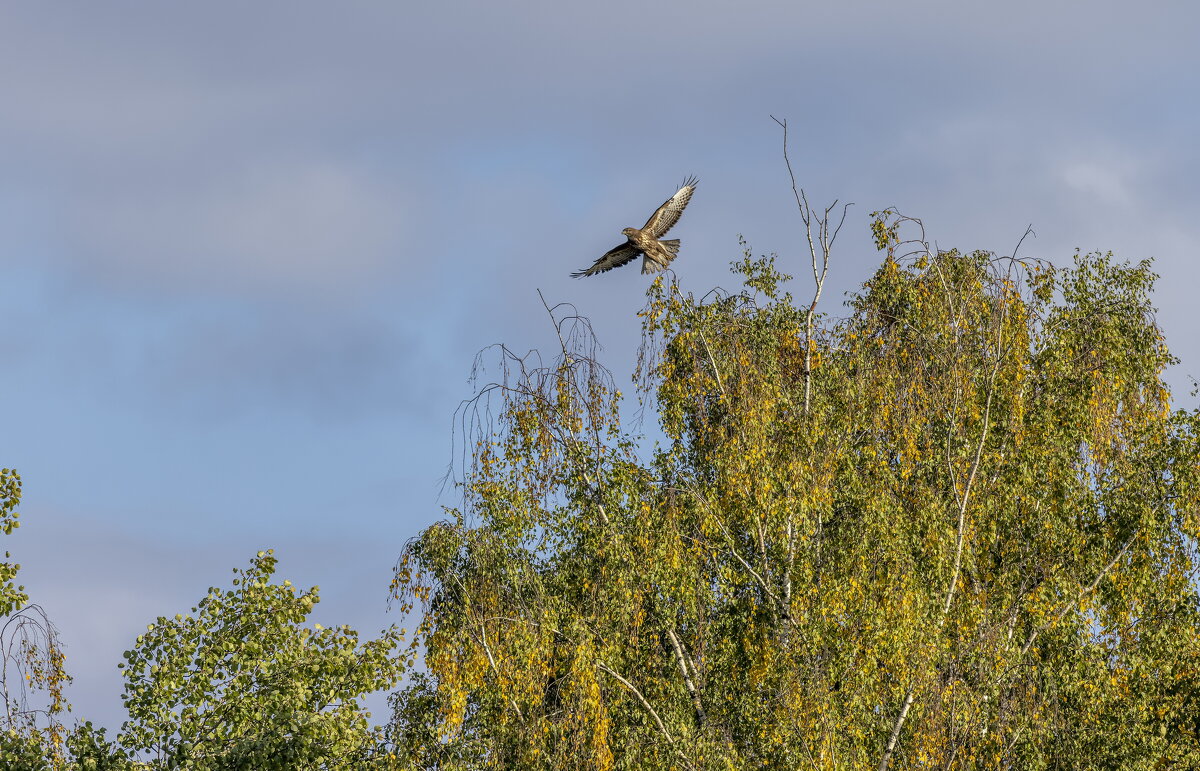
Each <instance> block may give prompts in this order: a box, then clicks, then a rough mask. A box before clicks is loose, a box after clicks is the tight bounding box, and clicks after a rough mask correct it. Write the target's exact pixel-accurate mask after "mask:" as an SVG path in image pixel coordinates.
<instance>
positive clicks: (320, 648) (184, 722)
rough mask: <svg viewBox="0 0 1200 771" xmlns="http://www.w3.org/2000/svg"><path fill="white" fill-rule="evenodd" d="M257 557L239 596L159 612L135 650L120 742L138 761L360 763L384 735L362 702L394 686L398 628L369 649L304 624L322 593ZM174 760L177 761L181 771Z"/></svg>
mask: <svg viewBox="0 0 1200 771" xmlns="http://www.w3.org/2000/svg"><path fill="white" fill-rule="evenodd" d="M276 562H277V560H276V558H275V556H274V553H273V552H272V551H269V550H268V551H264V552H259V553H258V554H257V555H256V556H255V558H254V559H253V560H252V561H251V564H250V567H249V568H247V569H245V570H239V571H235V573H236V575H237V577H236V578H235V579H234V580H233V585H234V586H235V587H236V588H235V589H234V590H221V589H217V588H213V589H210V590H209V592H208V594H207V595H205V597H204V598H203V599H201V600H200V602H199V603H197V605H196V607H195V608H193V609H192V612H191V613H190V614H182V613H180V614H176V615H175V616H174V617H172V618H167V617H159V618H158V619H157V620H156V621H155V623H153V624H150V625H149V626H148V627H147V632H146V633H145V634H143V635H141V636H140V637H139V638H138V644H137V647H135V648H134V649H133V650H130V651H127V652H126V654H125V659H126V661H125V664H124V672H123V674H124V677H125V680H126V685H125V695H124V697H123V698H124V701H125V707H126V709H127V710H128V711H129V721H128V722H127V723H126V724H125V726H124V727H123V729H122V731H121V735H120V737H119V740H120V744H121V747H122V748H123V749H124V750H125V751H126V752H128V753H129V754H130V755H131V756H133V757H140V758H146V759H149V760H153V761H155V762H156V763H158V764H165V765H162V767H167V768H170V767H176V766H178V767H186V768H191V769H218V768H220V769H225V768H256V769H272V768H278V769H291V768H358V767H360V766H359V765H358V764H360V763H362V762H364V759H365V758H368V757H369V756H371V755H372V754H373V752H374V750H375V745H376V744H377V743H378V741H379V735H378V733H377V731H376V730H375V729H372V728H371V727H370V726H369V725H368V723H367V716H366V715H365V713H364V712H363V710H362V708H361V706H360V702H359V700H360V699H361V697H362V696H364V695H366V694H369V693H372V692H376V691H379V690H383V689H386V688H389V687H391V686H393V685H394V684H395V683H396V682H397V681H398V679H399V677H400V674H401V672H402V671H403V669H404V666H405V664H406V660H405V659H404V658H403V657H397V656H396V655H395V650H396V648H397V646H398V645H399V642H400V635H399V633H398V632H397V630H395V629H394V628H392V629H388V630H384V632H383V633H382V635H381V636H380V637H379V638H378V639H376V640H371V641H368V642H365V643H361V644H360V643H359V641H358V634H357V633H356V632H355V631H354V630H352V629H350V628H349V627H346V626H339V627H334V628H324V627H322V626H321V625H319V624H313V625H311V626H306V625H304V624H305V622H306V620H307V618H308V615H309V614H310V613H311V611H312V609H313V606H314V605H315V604H316V603H317V601H318V596H317V589H316V587H313V588H312V589H309V590H308V591H306V592H297V591H296V589H295V588H294V587H293V586H292V585H291V583H290V582H287V581H285V582H283V583H281V584H276V583H272V581H271V577H272V576H273V574H274V572H275V566H276ZM172 764H174V765H172Z"/></svg>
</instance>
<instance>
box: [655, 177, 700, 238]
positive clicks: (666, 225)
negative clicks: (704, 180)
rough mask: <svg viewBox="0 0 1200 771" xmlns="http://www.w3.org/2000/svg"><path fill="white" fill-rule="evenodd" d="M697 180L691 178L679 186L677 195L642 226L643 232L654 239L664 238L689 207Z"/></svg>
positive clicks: (659, 208)
mask: <svg viewBox="0 0 1200 771" xmlns="http://www.w3.org/2000/svg"><path fill="white" fill-rule="evenodd" d="M696 182H697V180H696V178H695V177H689V178H687V179H685V180H684V181H683V184H682V185H680V186H679V190H677V191H676V192H675V195H673V196H671V197H670V198H668V199H667V200H666V202H665V203H663V205H662V206H660V207H658V211H656V212H654V214H652V215H650V219H648V220H646V224H645V225H643V226H642V232H643V233H646V234H647V235H649V236H651V237H653V238H662V237H663V236H664V235H666V233H667V231H668V230H670V229H671V228H673V227H674V226H675V223H676V222H679V217H680V216H681V215H682V214H683V210H684V208H685V207H686V206H687V205H688V201H690V200H692V193H694V192H695V191H696Z"/></svg>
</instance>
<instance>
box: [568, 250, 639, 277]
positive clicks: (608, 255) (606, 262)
mask: <svg viewBox="0 0 1200 771" xmlns="http://www.w3.org/2000/svg"><path fill="white" fill-rule="evenodd" d="M639 254H641V251H639V250H638V248H637V247H635V246H634V245H633V244H631V243H629V242H628V241H626V242H625V243H623V244H621V245H620V246H614V247H613V248H612V249H609V250H608V251H607V252H605V253H604V256H603V257H601V258H600V259H598V260H596V262H594V263H593V264H592V267H590V268H588V269H586V270H577V271H575V272H574V273H572V274H571V278H579V277H580V276H594V275H596V274H597V273H603V272H604V271H606V270H612V269H613V268H619V267H621V266H622V265H624V264H625V263H627V262H629V261H630V260H632V259H633V258H634V257H637V256H638V255H639Z"/></svg>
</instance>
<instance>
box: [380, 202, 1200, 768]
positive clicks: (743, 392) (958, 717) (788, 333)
mask: <svg viewBox="0 0 1200 771" xmlns="http://www.w3.org/2000/svg"><path fill="white" fill-rule="evenodd" d="M910 223H911V221H905V220H903V219H902V218H898V217H896V216H895V215H894V214H891V213H883V214H881V215H879V216H878V218H877V219H876V221H875V225H874V228H875V235H876V238H877V241H878V244H879V246H880V248H881V249H882V250H884V252H885V258H884V260H883V262H882V264H881V265H880V266H879V268H878V270H877V271H876V272H875V274H874V275H873V276H872V277H871V279H870V280H869V281H867V282H866V283H865V285H864V287H863V289H862V291H861V292H860V293H858V294H856V295H854V296H853V298H852V299H851V301H850V303H849V313H848V315H846V316H845V317H844V318H833V317H828V316H821V315H819V314H817V313H816V312H815V305H814V304H810V303H808V302H805V303H803V304H800V303H797V302H796V301H794V300H793V298H792V297H791V296H790V295H789V294H788V293H787V292H786V291H784V286H785V282H786V281H787V279H788V277H787V276H785V275H783V274H781V273H780V272H778V271H777V270H776V269H775V267H774V265H773V262H772V261H771V260H765V259H764V260H752V259H750V255H749V253H747V256H746V259H745V260H744V261H743V262H741V263H740V264H738V265H736V266H735V270H736V272H738V273H739V274H740V275H741V276H742V278H743V279H744V282H745V288H744V289H742V290H741V291H739V292H737V293H733V294H727V293H721V292H717V293H713V294H710V295H708V296H706V299H704V300H698V299H695V298H694V297H692V296H690V295H688V296H684V295H683V294H682V293H681V292H680V291H679V289H678V287H677V286H676V285H675V284H674V283H672V282H671V281H670V280H668V279H663V278H660V279H659V280H657V281H656V282H655V283H654V284H653V285H652V286H651V288H650V291H649V295H648V304H647V306H646V309H645V311H644V312H643V314H642V315H643V319H644V330H645V344H644V349H643V357H642V363H641V378H640V379H639V382H640V383H641V384H642V389H643V390H642V394H643V398H644V399H645V400H646V402H647V406H648V407H651V408H652V409H653V411H654V412H656V413H657V415H658V417H659V418H660V420H661V428H662V432H663V435H664V436H665V440H664V441H662V442H661V443H660V444H659V446H657V448H656V449H654V450H653V451H650V452H646V451H641V450H640V449H639V448H640V447H641V446H642V445H643V444H644V442H643V440H642V437H641V436H639V435H638V434H637V433H636V432H632V431H630V430H628V429H626V428H624V427H622V426H621V425H620V423H619V420H618V406H619V403H620V393H619V392H618V391H617V389H616V388H615V387H614V385H613V383H612V381H611V379H610V378H609V377H608V375H607V373H606V371H605V370H604V369H603V367H601V366H600V365H599V363H598V362H596V361H595V359H594V358H593V354H594V348H593V347H592V346H591V345H590V337H589V334H588V330H587V328H586V327H585V326H582V322H581V321H580V320H579V319H576V318H574V317H572V316H567V317H559V318H557V319H556V327H557V329H558V331H559V333H560V339H561V340H562V347H561V350H560V351H559V352H558V357H557V360H556V361H555V362H554V363H552V364H551V365H549V366H546V367H541V366H535V365H534V364H533V363H531V362H532V360H531V359H529V358H525V359H519V358H517V357H515V356H511V355H510V354H508V353H507V351H505V352H504V355H505V356H507V357H508V359H507V361H508V363H509V369H508V370H507V372H508V377H506V378H505V379H503V380H502V381H501V382H500V383H498V384H496V385H495V386H494V387H492V388H491V389H488V390H486V391H485V394H490V395H491V396H500V397H501V399H500V402H498V403H495V406H496V412H495V414H496V416H497V417H496V422H495V424H494V425H492V424H488V423H487V422H485V421H484V420H483V419H481V420H480V421H478V422H477V423H476V424H475V425H476V427H477V429H478V430H477V431H476V433H475V435H474V437H473V447H472V452H473V462H472V463H471V464H470V467H469V470H468V474H467V475H466V478H465V483H464V501H463V504H462V506H460V507H459V508H456V509H453V510H451V511H449V512H448V514H449V516H448V518H447V519H446V520H445V521H443V522H440V523H438V524H435V525H434V526H432V527H430V528H429V529H427V530H426V531H424V532H423V533H422V534H421V535H420V537H419V538H417V539H415V540H414V541H413V542H412V543H411V544H410V545H409V546H408V548H407V549H406V550H405V552H404V555H403V557H402V559H401V562H400V563H399V567H398V570H397V575H396V589H397V591H398V593H399V594H400V596H402V597H404V598H406V599H409V600H410V601H413V602H416V603H419V604H420V607H421V608H422V610H423V624H422V626H421V628H420V630H419V634H420V640H421V641H422V642H423V644H424V650H425V665H426V672H425V673H424V674H423V675H422V676H421V677H420V678H418V679H416V680H414V681H413V682H411V683H410V686H409V688H408V689H407V690H405V691H403V692H401V693H400V694H399V695H398V696H397V697H396V698H395V700H394V707H395V716H394V720H393V724H392V727H391V737H390V738H391V741H392V743H393V749H394V750H395V751H396V752H397V754H398V755H399V756H400V757H401V758H403V759H404V761H405V762H407V763H409V764H410V765H411V766H413V767H420V768H446V769H450V768H461V769H469V768H481V767H485V766H491V767H504V768H530V769H537V768H546V769H550V768H596V769H610V768H622V769H642V768H644V769H661V768H688V769H710V768H711V769H718V768H720V769H740V768H779V769H785V768H786V769H793V768H864V767H878V768H887V767H911V768H996V767H1009V768H1023V769H1032V768H1081V767H1106V768H1118V767H1119V768H1166V767H1200V736H1198V732H1200V605H1198V598H1197V592H1196V584H1195V571H1196V565H1197V561H1196V541H1195V538H1196V535H1197V502H1198V495H1200V488H1198V486H1197V483H1198V481H1200V465H1198V464H1200V437H1198V435H1197V430H1198V428H1200V415H1198V414H1197V413H1196V412H1184V411H1178V410H1174V409H1173V408H1172V405H1171V400H1170V395H1169V393H1168V390H1167V388H1166V386H1165V385H1164V383H1163V380H1162V373H1163V369H1164V367H1166V366H1167V365H1168V364H1169V363H1171V361H1172V358H1171V356H1170V354H1169V353H1168V351H1167V348H1166V346H1165V345H1164V342H1163V336H1162V333H1161V331H1160V330H1159V328H1158V327H1157V325H1156V323H1155V320H1154V314H1153V308H1152V306H1151V303H1150V291H1151V288H1152V284H1153V280H1154V276H1153V274H1152V273H1151V271H1150V269H1149V266H1148V265H1147V264H1146V263H1140V264H1134V265H1129V264H1120V263H1116V262H1114V261H1113V260H1112V259H1111V258H1109V257H1107V256H1102V255H1078V256H1077V257H1076V259H1075V263H1074V265H1073V267H1068V268H1064V269H1054V268H1052V267H1050V266H1048V265H1045V264H1042V263H1040V262H1035V261H1026V260H1021V259H1018V258H1015V257H1012V258H998V257H996V256H995V255H992V254H990V253H982V252H974V253H960V252H957V251H939V250H937V249H932V248H930V247H929V246H928V245H927V244H925V243H917V244H915V248H916V249H915V251H910V250H907V249H905V248H902V246H903V245H902V243H901V240H900V238H901V235H900V234H901V233H902V232H903V230H904V228H905V227H907V226H908V225H909V224H910ZM821 232H822V231H820V230H818V236H819V235H820V233H821ZM823 232H825V233H826V235H828V230H827V229H826V230H825V231H823ZM834 234H836V231H834ZM825 243H828V239H826V241H825ZM827 255H828V252H827V251H826V252H825V256H827ZM813 267H814V271H816V275H817V278H818V280H819V281H820V280H821V279H823V273H821V271H819V270H817V268H818V265H817V261H816V255H815V254H814V265H813ZM483 398H486V396H485V397H483ZM476 404H477V405H479V406H480V409H479V410H478V412H476V413H473V414H476V415H479V416H486V415H487V414H488V411H487V409H486V406H484V405H482V404H481V403H480V402H476ZM469 414H471V413H469Z"/></svg>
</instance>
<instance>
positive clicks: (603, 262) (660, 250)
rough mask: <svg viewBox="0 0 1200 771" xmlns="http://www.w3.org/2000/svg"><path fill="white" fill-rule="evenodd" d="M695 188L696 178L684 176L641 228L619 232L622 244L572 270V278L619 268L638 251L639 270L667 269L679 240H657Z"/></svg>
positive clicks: (635, 255)
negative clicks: (622, 236) (585, 264)
mask: <svg viewBox="0 0 1200 771" xmlns="http://www.w3.org/2000/svg"><path fill="white" fill-rule="evenodd" d="M695 191H696V178H695V177H689V178H688V179H685V180H684V181H683V184H682V185H680V187H679V190H677V191H676V192H675V195H673V196H671V197H670V198H668V199H667V202H666V203H664V204H663V205H662V206H660V207H658V211H656V212H654V214H651V215H650V219H648V220H646V224H645V225H642V229H641V230H638V229H637V228H625V229H624V230H622V231H621V232H622V233H624V234H625V239H626V240H625V243H623V244H621V245H620V246H616V247H613V248H612V249H609V250H608V251H607V252H605V253H604V256H603V257H601V258H600V259H598V260H596V262H595V263H593V265H592V267H590V268H587V269H586V270H577V271H575V272H574V273H572V274H571V278H579V277H580V276H593V275H595V274H597V273H603V272H604V271H606V270H612V269H613V268H619V267H621V266H622V265H624V264H625V263H627V262H630V261H632V260H633V259H634V258H636V257H637V256H638V255H639V254H640V255H642V273H658V272H659V271H660V270H666V268H667V266H668V265H670V264H671V260H673V259H675V257H676V256H677V255H678V254H679V239H678V238H672V239H671V240H669V241H660V240H659V239H660V238H662V237H663V236H664V235H666V233H667V231H668V230H670V229H671V228H672V227H674V225H675V223H676V222H679V217H680V215H682V214H683V209H684V207H685V206H687V205H688V201H690V200H692V193H694V192H695Z"/></svg>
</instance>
